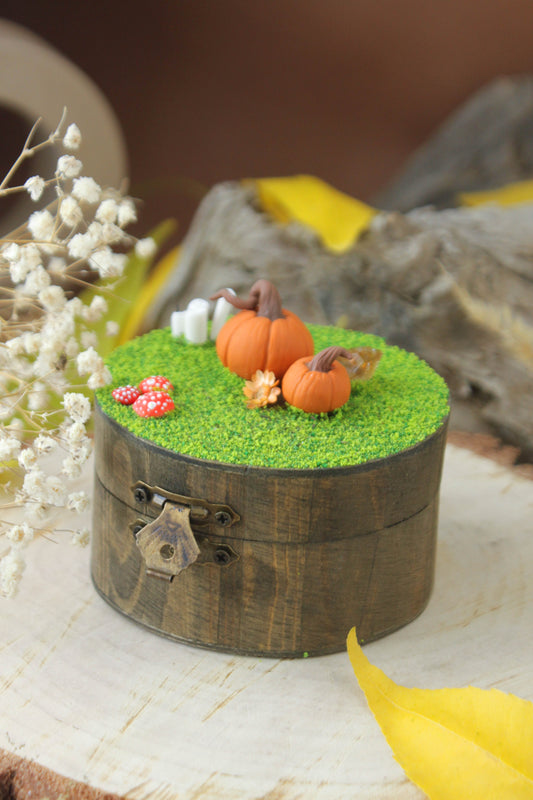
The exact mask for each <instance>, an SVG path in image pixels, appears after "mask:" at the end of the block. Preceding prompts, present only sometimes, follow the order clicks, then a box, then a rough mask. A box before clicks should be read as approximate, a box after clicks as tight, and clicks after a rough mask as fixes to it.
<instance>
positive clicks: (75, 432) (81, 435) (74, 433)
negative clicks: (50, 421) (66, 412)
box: [65, 422, 87, 445]
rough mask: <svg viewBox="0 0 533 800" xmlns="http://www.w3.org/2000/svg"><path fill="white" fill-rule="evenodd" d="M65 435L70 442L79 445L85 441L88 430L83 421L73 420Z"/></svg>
mask: <svg viewBox="0 0 533 800" xmlns="http://www.w3.org/2000/svg"><path fill="white" fill-rule="evenodd" d="M65 435H66V437H67V440H68V441H69V442H71V443H73V444H76V445H78V444H80V443H82V442H85V440H86V436H87V431H86V429H85V425H84V424H83V423H82V422H73V423H72V424H71V425H69V426H68V428H67V429H66V431H65Z"/></svg>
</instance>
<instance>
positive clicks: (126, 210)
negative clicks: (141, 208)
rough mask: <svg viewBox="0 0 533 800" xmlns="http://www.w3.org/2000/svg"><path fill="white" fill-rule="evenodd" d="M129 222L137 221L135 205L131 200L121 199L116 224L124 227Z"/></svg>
mask: <svg viewBox="0 0 533 800" xmlns="http://www.w3.org/2000/svg"><path fill="white" fill-rule="evenodd" d="M131 222H137V212H136V211H135V206H134V205H133V202H132V201H131V200H123V201H122V202H121V203H119V206H118V224H119V225H120V227H121V228H124V227H125V226H126V225H129V224H130V223H131Z"/></svg>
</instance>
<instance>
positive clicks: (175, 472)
mask: <svg viewBox="0 0 533 800" xmlns="http://www.w3.org/2000/svg"><path fill="white" fill-rule="evenodd" d="M445 432H446V425H445V424H444V425H443V426H442V427H441V428H440V429H439V431H437V433H436V434H434V435H433V436H431V437H428V438H427V439H426V440H424V441H423V442H421V443H420V444H419V445H417V446H415V447H412V448H410V449H409V450H406V451H404V452H403V453H399V454H396V455H394V456H390V457H389V458H385V459H380V460H378V461H375V462H369V463H368V464H364V465H359V466H357V467H351V468H338V469H324V470H272V469H261V468H249V467H239V466H233V465H225V464H220V463H214V462H203V461H202V460H200V459H193V458H188V457H184V456H181V455H179V454H177V453H173V452H171V451H168V450H165V449H164V448H161V447H158V446H156V445H153V444H152V443H150V442H147V441H146V440H143V439H140V438H139V437H136V436H134V435H133V434H131V433H130V432H128V431H127V430H125V429H124V428H122V427H121V426H120V425H118V424H117V423H116V422H114V421H112V420H110V419H109V417H107V416H106V415H105V414H104V413H103V412H102V411H101V410H98V411H97V414H96V428H95V465H96V466H95V473H96V478H95V487H94V492H95V501H96V502H95V506H94V509H95V511H94V517H93V539H92V548H93V550H92V575H93V580H94V583H95V585H96V588H97V589H98V591H99V592H100V593H101V594H102V596H103V597H104V598H105V599H107V600H108V601H109V602H110V603H111V604H112V605H113V606H114V607H115V608H117V609H118V610H120V611H122V612H123V613H125V614H127V615H128V616H129V617H131V618H132V619H134V620H135V621H137V622H140V623H142V624H144V625H146V626H148V627H150V628H152V629H153V630H155V631H157V632H159V633H162V634H163V635H166V636H170V637H172V638H176V639H179V640H183V641H187V642H189V643H192V644H196V645H200V646H204V647H212V648H215V649H220V650H225V651H230V652H237V653H248V654H263V655H270V656H290V657H294V656H303V655H304V654H306V655H307V654H308V655H319V654H323V653H330V652H337V651H339V650H342V649H344V647H345V641H346V635H347V633H348V631H349V629H350V627H351V626H352V625H353V624H356V625H357V628H358V633H359V638H360V640H361V641H370V640H372V639H376V638H378V637H380V636H383V635H385V634H387V633H390V632H391V631H393V630H395V629H396V628H398V627H400V626H402V625H404V624H406V623H407V622H409V621H411V620H412V619H414V618H415V617H416V616H417V615H418V614H419V613H420V612H421V611H422V610H423V608H424V607H425V605H426V603H427V601H428V599H429V594H430V591H431V586H432V583H433V572H434V552H435V541H436V533H437V509H438V491H439V483H440V476H441V469H442V458H443V453H444V443H445ZM139 481H142V482H144V483H148V484H149V485H151V486H154V487H158V491H159V490H166V491H167V492H170V493H176V494H179V495H189V496H191V497H192V498H204V499H206V500H207V501H209V502H211V503H225V504H228V505H229V506H230V507H231V508H233V509H234V511H236V513H237V514H238V515H239V519H238V521H237V522H236V523H235V524H233V525H231V527H228V528H223V527H221V526H220V525H217V524H216V521H214V520H211V521H210V522H208V523H207V524H205V525H201V526H200V527H196V528H195V525H194V523H193V522H192V520H191V524H192V528H193V531H195V532H196V533H197V534H199V536H200V541H201V539H203V538H205V539H206V540H208V541H210V542H211V543H214V544H215V545H216V546H223V545H224V544H229V545H230V546H231V548H232V552H233V553H234V554H235V559H234V560H233V561H232V562H231V563H229V564H227V565H224V564H222V565H221V564H217V563H213V562H212V563H205V561H204V562H203V563H202V562H200V563H198V562H195V563H192V564H191V565H190V566H188V567H187V568H186V569H185V570H183V572H181V573H180V574H179V576H176V577H175V578H173V580H172V581H165V580H160V579H157V578H154V576H153V575H151V574H148V573H147V571H146V563H145V561H144V559H143V556H142V554H141V552H140V550H139V547H138V545H137V542H136V539H135V536H134V534H133V530H134V528H135V526H136V525H137V526H138V527H139V526H146V525H149V524H152V520H153V519H154V512H153V510H152V508H151V506H150V503H149V502H146V501H144V502H143V501H139V500H138V499H137V497H136V493H135V491H134V487H135V486H136V485H137V483H138V482H139ZM143 530H144V528H142V529H141V532H140V533H139V536H141V537H142V536H143V533H142V531H143Z"/></svg>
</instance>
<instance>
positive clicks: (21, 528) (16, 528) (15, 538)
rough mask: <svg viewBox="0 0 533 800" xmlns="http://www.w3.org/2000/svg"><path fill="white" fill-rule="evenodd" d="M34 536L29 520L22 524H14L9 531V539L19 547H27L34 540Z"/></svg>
mask: <svg viewBox="0 0 533 800" xmlns="http://www.w3.org/2000/svg"><path fill="white" fill-rule="evenodd" d="M33 536H34V531H33V528H31V527H30V526H29V525H28V523H27V522H23V523H22V524H21V525H13V526H12V527H11V528H9V529H8V531H7V538H8V539H9V541H10V542H12V543H13V544H14V545H17V546H18V547H25V546H26V545H27V544H29V543H30V542H31V541H32V539H33Z"/></svg>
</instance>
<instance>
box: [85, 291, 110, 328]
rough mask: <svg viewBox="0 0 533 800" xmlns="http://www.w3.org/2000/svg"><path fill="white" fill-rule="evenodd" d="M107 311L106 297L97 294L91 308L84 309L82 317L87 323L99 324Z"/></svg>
mask: <svg viewBox="0 0 533 800" xmlns="http://www.w3.org/2000/svg"><path fill="white" fill-rule="evenodd" d="M106 311H107V301H106V299H105V297H102V295H100V294H97V295H95V296H94V297H93V299H92V300H91V305H90V306H84V307H83V309H82V317H83V319H84V320H86V321H87V322H98V320H99V319H101V317H102V315H103V314H105V313H106Z"/></svg>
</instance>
